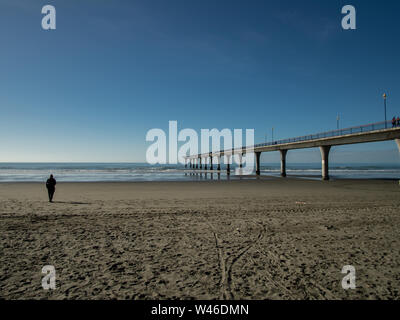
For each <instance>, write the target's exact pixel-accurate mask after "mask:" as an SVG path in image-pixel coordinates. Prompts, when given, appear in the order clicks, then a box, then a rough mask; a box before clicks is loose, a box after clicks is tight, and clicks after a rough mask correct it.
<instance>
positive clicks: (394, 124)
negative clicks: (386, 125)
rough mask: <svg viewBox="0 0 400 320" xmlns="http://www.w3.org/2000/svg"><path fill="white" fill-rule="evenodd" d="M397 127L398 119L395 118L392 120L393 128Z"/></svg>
mask: <svg viewBox="0 0 400 320" xmlns="http://www.w3.org/2000/svg"><path fill="white" fill-rule="evenodd" d="M395 126H396V117H393V119H392V128H394V127H395Z"/></svg>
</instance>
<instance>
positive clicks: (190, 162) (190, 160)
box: [189, 159, 192, 169]
mask: <svg viewBox="0 0 400 320" xmlns="http://www.w3.org/2000/svg"><path fill="white" fill-rule="evenodd" d="M189 168H190V169H192V159H189Z"/></svg>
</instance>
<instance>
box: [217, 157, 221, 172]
mask: <svg viewBox="0 0 400 320" xmlns="http://www.w3.org/2000/svg"><path fill="white" fill-rule="evenodd" d="M217 158H218V167H217V170H218V171H221V156H218V157H217Z"/></svg>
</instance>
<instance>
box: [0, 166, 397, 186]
mask: <svg viewBox="0 0 400 320" xmlns="http://www.w3.org/2000/svg"><path fill="white" fill-rule="evenodd" d="M222 168H224V166H222ZM232 172H234V171H233V169H232ZM329 172H330V176H331V179H396V180H398V179H400V164H336V163H331V164H330V170H329ZM50 174H53V175H54V177H55V178H56V179H57V181H61V182H62V181H64V182H96V181H98V182H107V181H110V182H111V181H115V182H116V181H190V180H199V179H200V178H201V179H205V178H207V177H208V179H211V175H210V174H209V175H207V177H205V175H204V174H203V175H202V176H200V175H191V174H189V173H185V168H184V166H182V165H149V164H145V163H5V162H3V163H0V182H43V181H46V179H47V178H48V176H49V175H50ZM261 174H262V175H269V176H279V175H280V164H263V165H262V166H261ZM287 175H288V176H295V177H304V178H308V179H319V178H320V176H321V164H320V163H318V164H317V163H316V164H291V163H289V164H287ZM217 176H218V175H216V174H214V175H213V177H212V178H213V179H217V178H218V177H217ZM220 178H226V174H225V171H224V172H223V173H222V174H221V177H220ZM230 178H233V179H234V178H235V176H234V175H233V174H231V177H230Z"/></svg>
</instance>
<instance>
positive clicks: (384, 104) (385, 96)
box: [383, 93, 387, 129]
mask: <svg viewBox="0 0 400 320" xmlns="http://www.w3.org/2000/svg"><path fill="white" fill-rule="evenodd" d="M386 98H387V95H386V93H384V94H383V106H384V109H385V129H387V119H386Z"/></svg>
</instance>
